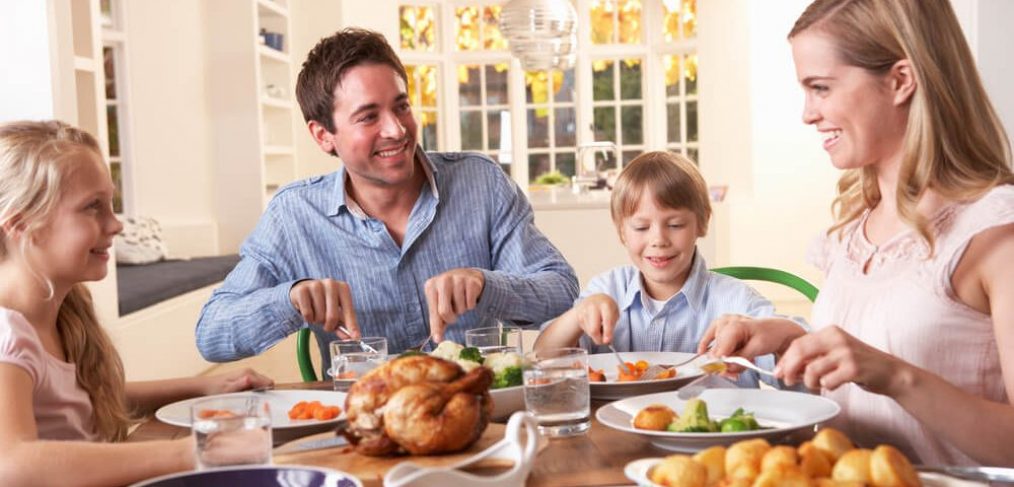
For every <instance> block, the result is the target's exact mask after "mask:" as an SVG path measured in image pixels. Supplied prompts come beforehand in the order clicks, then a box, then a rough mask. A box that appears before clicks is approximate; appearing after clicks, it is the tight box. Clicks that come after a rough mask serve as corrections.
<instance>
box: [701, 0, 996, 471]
mask: <svg viewBox="0 0 1014 487" xmlns="http://www.w3.org/2000/svg"><path fill="white" fill-rule="evenodd" d="M789 41H790V43H791V45H792V56H793V59H794V60H795V64H796V75H797V77H798V79H799V81H800V83H801V84H802V86H803V89H804V91H805V94H806V104H805V106H804V110H803V121H804V122H805V123H808V124H811V125H814V126H815V128H816V129H817V130H818V131H820V132H822V133H823V134H825V140H824V149H825V150H826V151H827V152H828V155H829V156H830V159H831V163H832V164H833V165H834V166H835V167H837V168H839V169H843V170H845V172H844V173H843V175H842V177H841V179H840V180H839V183H838V197H837V198H836V200H835V202H836V215H835V216H836V222H835V224H834V226H832V227H831V229H830V230H829V231H828V232H827V233H826V234H825V235H823V236H822V238H821V239H820V240H819V241H818V245H816V246H815V247H814V249H813V252H812V254H811V257H812V260H813V261H814V263H815V264H817V265H818V266H819V267H820V268H821V269H822V270H823V271H824V272H825V275H826V279H825V281H824V285H823V288H822V289H821V293H820V296H819V297H818V298H817V302H816V303H815V304H814V307H813V322H814V328H815V329H816V330H817V331H816V332H815V333H812V334H805V333H804V331H803V330H801V329H796V330H792V329H791V328H783V329H777V330H776V329H770V328H769V329H763V330H762V329H760V328H758V327H752V326H741V325H736V326H718V327H715V328H714V329H713V330H710V331H709V332H708V333H707V334H706V335H705V338H704V339H703V340H702V346H703V342H704V340H709V339H710V338H711V337H716V345H715V349H714V352H715V353H722V354H742V355H746V356H750V355H751V354H753V353H772V352H775V353H782V354H783V355H782V359H781V361H780V362H779V366H778V369H777V370H776V372H778V373H779V374H780V376H781V377H783V378H784V379H785V381H786V382H787V383H796V382H801V383H805V384H806V385H807V386H808V387H810V388H812V389H819V390H822V392H823V393H824V394H825V395H827V396H828V397H831V398H832V399H834V400H835V401H837V402H839V403H840V404H841V405H842V413H841V414H840V415H839V416H838V418H836V421H838V422H839V427H841V428H842V429H845V430H847V431H848V432H849V434H850V436H852V438H854V439H856V440H857V442H858V443H859V444H861V445H874V444H877V443H891V444H893V445H895V446H897V447H898V448H900V449H901V450H903V451H904V452H905V453H907V454H908V455H909V458H914V459H917V460H918V461H919V462H920V463H927V464H943V465H953V464H984V465H998V466H999V465H1003V466H1014V455H1012V450H1011V438H1014V306H1012V303H1014V301H1012V299H1011V297H1012V296H1014V185H1012V183H1014V174H1011V169H1010V164H1011V155H1010V145H1009V144H1010V143H1009V140H1008V139H1007V137H1006V135H1005V133H1004V129H1003V126H1002V125H1001V124H1000V121H999V119H998V117H997V115H996V112H995V111H994V110H993V107H992V106H991V104H990V102H989V98H988V97H987V96H986V91H985V90H984V89H983V86H982V83H981V81H980V80H979V74H978V72H976V69H975V61H974V57H973V56H972V53H971V52H970V50H969V49H968V45H967V44H966V42H965V36H964V35H963V34H962V32H961V27H960V26H959V24H958V21H957V18H956V17H955V15H954V11H953V10H952V9H951V4H950V2H948V1H947V0H818V1H816V2H813V3H812V4H811V5H810V6H809V7H808V8H807V9H806V11H805V12H804V13H803V15H802V16H800V18H799V20H797V21H796V24H795V26H794V27H793V28H792V32H791V33H790V34H789ZM797 337H798V338H797ZM794 338H796V339H795V340H793V339H794ZM765 344H766V345H765ZM746 348H749V349H750V350H749V351H747V352H743V350H744V349H746Z"/></svg>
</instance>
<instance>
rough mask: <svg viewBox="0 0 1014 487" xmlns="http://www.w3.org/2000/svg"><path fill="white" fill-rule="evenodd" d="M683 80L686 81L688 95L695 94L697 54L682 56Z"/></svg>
mask: <svg viewBox="0 0 1014 487" xmlns="http://www.w3.org/2000/svg"><path fill="white" fill-rule="evenodd" d="M683 82H684V83H686V89H687V94H688V95H696V94H697V55H696V54H690V55H688V56H687V57H685V58H683Z"/></svg>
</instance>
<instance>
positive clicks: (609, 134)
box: [593, 107, 616, 142]
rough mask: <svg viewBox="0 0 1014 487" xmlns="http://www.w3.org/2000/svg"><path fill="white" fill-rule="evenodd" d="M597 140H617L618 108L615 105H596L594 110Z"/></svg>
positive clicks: (594, 128)
mask: <svg viewBox="0 0 1014 487" xmlns="http://www.w3.org/2000/svg"><path fill="white" fill-rule="evenodd" d="M593 115H594V118H595V126H594V127H593V130H594V132H595V140H608V141H610V142H616V109H615V108H613V107H596V108H595V110H594V114H593Z"/></svg>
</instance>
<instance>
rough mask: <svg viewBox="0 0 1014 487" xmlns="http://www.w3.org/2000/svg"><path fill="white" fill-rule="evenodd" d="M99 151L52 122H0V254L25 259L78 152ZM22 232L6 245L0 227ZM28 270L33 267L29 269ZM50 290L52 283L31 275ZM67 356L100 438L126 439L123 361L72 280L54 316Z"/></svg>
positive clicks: (84, 290) (82, 136)
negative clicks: (14, 243)
mask: <svg viewBox="0 0 1014 487" xmlns="http://www.w3.org/2000/svg"><path fill="white" fill-rule="evenodd" d="M87 153H93V154H95V155H99V154H100V153H101V152H100V150H99V144H98V142H96V141H95V138H94V137H92V136H91V135H89V134H88V133H87V132H85V131H83V130H79V129H77V128H74V127H72V126H70V125H67V124H66V123H63V122H59V121H44V122H30V121H20V122H10V123H5V124H0V259H6V258H7V257H8V255H9V254H10V253H11V252H19V253H20V254H21V255H22V256H23V257H24V258H25V261H26V262H30V259H29V256H30V252H31V250H32V247H33V244H31V243H30V242H31V241H32V238H31V237H32V234H33V233H35V232H37V231H39V230H40V229H42V228H44V227H45V226H46V225H48V224H49V223H50V220H51V218H52V214H53V212H54V210H55V209H56V207H57V204H58V203H59V201H60V198H61V197H62V191H61V188H62V187H63V186H64V185H65V183H66V179H68V178H70V177H71V174H72V173H73V170H74V168H75V165H76V164H78V163H79V161H80V160H81V155H82V154H87ZM8 224H13V225H15V226H17V228H19V229H20V230H22V231H23V235H24V238H23V239H22V245H20V246H19V247H18V248H10V245H9V238H8V235H7V234H6V232H5V231H4V230H3V227H4V226H7V225H8ZM32 272H34V270H32ZM38 277H39V278H40V280H42V281H43V282H42V284H43V285H45V286H46V287H48V288H49V290H50V292H52V289H53V286H52V282H51V281H50V280H49V279H48V278H47V277H46V276H41V275H38ZM56 326H57V330H58V331H59V334H60V341H61V342H62V343H61V345H62V346H63V351H64V353H65V354H66V356H67V361H69V362H72V363H74V365H75V371H76V374H77V383H78V385H80V386H81V388H82V389H84V390H85V391H86V392H87V393H88V396H89V397H90V398H91V402H92V408H93V417H94V423H95V430H96V432H97V433H98V434H99V436H101V437H102V438H104V439H106V440H110V441H117V440H122V439H124V438H126V434H127V427H128V426H129V424H130V422H131V421H130V417H129V415H128V413H127V409H126V401H125V397H126V396H125V392H124V389H125V384H124V374H123V363H122V362H121V361H120V356H119V354H117V353H116V348H115V347H113V343H112V341H111V340H110V339H109V336H108V335H107V334H106V332H105V331H104V330H103V329H102V326H101V325H100V324H99V322H98V318H97V317H96V315H95V309H94V306H93V304H92V298H91V294H90V293H89V292H88V288H86V287H85V285H84V284H80V283H78V284H75V285H74V286H73V287H72V288H71V290H70V292H69V293H68V294H67V296H66V298H64V300H63V302H62V303H60V309H59V312H58V315H57V319H56Z"/></svg>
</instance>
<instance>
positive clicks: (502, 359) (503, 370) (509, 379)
mask: <svg viewBox="0 0 1014 487" xmlns="http://www.w3.org/2000/svg"><path fill="white" fill-rule="evenodd" d="M523 365H524V359H522V358H521V356H520V355H518V354H516V353H514V352H504V353H491V354H488V355H486V366H487V367H489V368H491V369H493V386H492V387H493V389H502V388H504V387H511V386H519V385H521V368H522V366H523Z"/></svg>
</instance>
